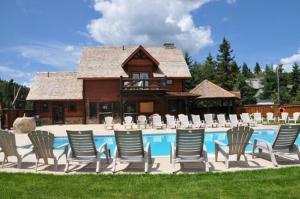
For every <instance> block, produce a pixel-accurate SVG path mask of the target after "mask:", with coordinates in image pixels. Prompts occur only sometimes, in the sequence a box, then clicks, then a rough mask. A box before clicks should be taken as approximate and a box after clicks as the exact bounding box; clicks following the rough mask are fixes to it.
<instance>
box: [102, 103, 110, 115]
mask: <svg viewBox="0 0 300 199" xmlns="http://www.w3.org/2000/svg"><path fill="white" fill-rule="evenodd" d="M99 112H101V113H108V112H109V113H111V112H112V103H111V102H109V103H107V102H105V103H100V104H99Z"/></svg>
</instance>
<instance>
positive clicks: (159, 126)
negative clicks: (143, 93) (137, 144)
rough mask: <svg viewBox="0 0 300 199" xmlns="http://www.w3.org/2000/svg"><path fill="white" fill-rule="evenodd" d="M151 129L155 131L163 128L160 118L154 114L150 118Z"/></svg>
mask: <svg viewBox="0 0 300 199" xmlns="http://www.w3.org/2000/svg"><path fill="white" fill-rule="evenodd" d="M152 127H153V128H156V129H162V128H164V127H165V125H164V123H163V122H162V121H161V116H160V115H158V114H155V115H153V116H152Z"/></svg>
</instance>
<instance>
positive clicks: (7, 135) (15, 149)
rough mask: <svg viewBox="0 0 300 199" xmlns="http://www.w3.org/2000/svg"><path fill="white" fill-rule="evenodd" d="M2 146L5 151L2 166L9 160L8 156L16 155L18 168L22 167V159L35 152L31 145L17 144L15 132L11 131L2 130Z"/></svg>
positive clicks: (0, 131)
mask: <svg viewBox="0 0 300 199" xmlns="http://www.w3.org/2000/svg"><path fill="white" fill-rule="evenodd" d="M0 147H1V149H2V152H3V153H4V157H3V162H2V168H3V167H4V164H5V162H8V157H11V156H14V157H16V158H17V168H19V169H21V167H22V160H23V159H24V158H25V157H26V156H28V155H30V154H33V149H32V147H31V145H24V146H17V145H16V137H15V134H14V133H12V132H9V131H4V130H0Z"/></svg>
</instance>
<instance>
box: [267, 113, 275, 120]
mask: <svg viewBox="0 0 300 199" xmlns="http://www.w3.org/2000/svg"><path fill="white" fill-rule="evenodd" d="M273 119H274V113H272V112H268V113H267V120H273Z"/></svg>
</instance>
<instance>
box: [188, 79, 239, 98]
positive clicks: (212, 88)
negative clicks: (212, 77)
mask: <svg viewBox="0 0 300 199" xmlns="http://www.w3.org/2000/svg"><path fill="white" fill-rule="evenodd" d="M190 93H193V94H195V95H200V96H199V97H198V98H197V99H213V98H236V99H239V97H238V96H237V94H234V93H231V92H229V91H227V90H225V89H223V88H221V87H220V86H218V85H216V84H214V83H212V82H210V81H208V80H203V81H202V82H201V83H200V84H198V85H197V86H196V87H195V88H193V89H192V90H191V91H190Z"/></svg>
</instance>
